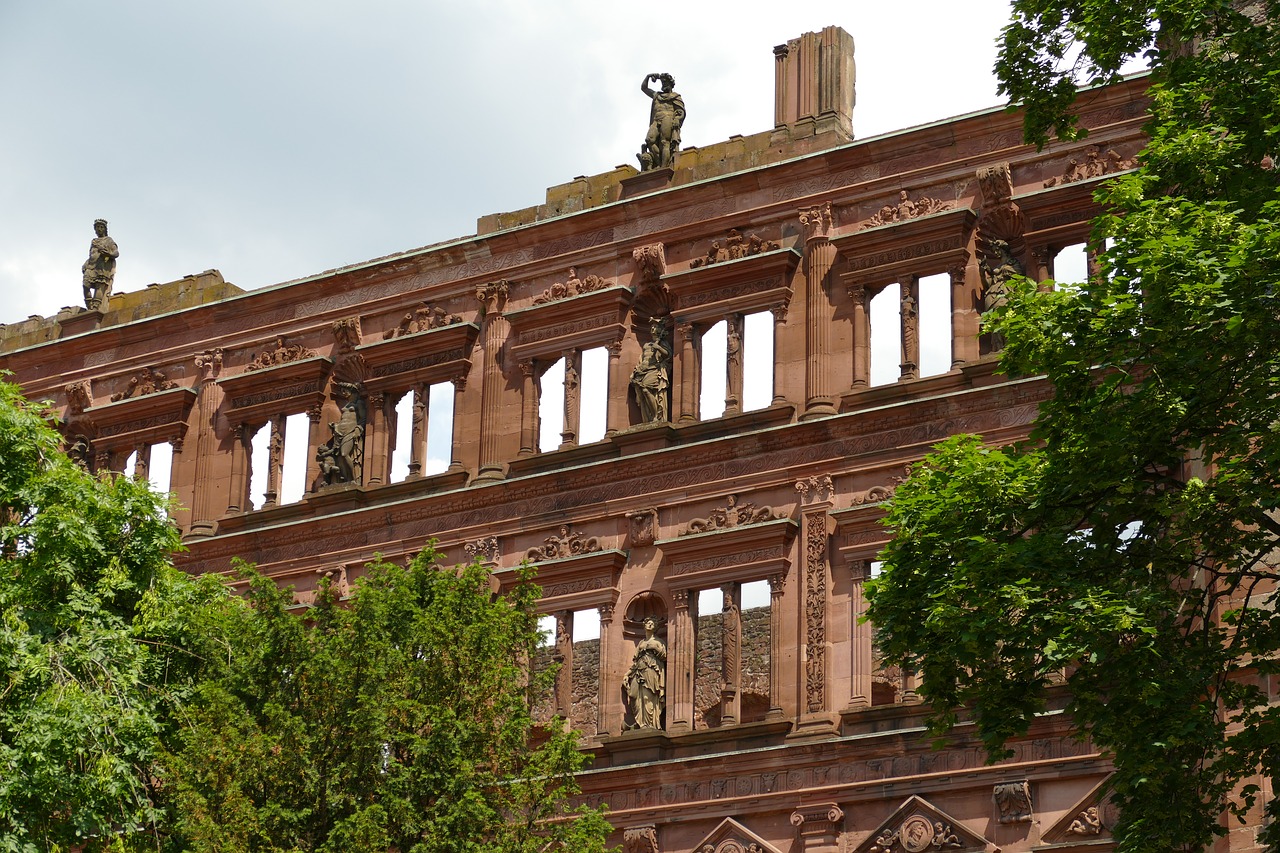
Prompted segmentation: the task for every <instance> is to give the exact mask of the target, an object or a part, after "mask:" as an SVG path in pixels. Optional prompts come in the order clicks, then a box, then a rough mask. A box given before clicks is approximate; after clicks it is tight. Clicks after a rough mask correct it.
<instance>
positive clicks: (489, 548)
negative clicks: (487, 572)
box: [462, 536, 500, 563]
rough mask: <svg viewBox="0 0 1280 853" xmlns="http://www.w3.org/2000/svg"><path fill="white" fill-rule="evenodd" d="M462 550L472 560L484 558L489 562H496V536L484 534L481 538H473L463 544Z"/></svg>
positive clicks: (497, 552) (497, 551)
mask: <svg viewBox="0 0 1280 853" xmlns="http://www.w3.org/2000/svg"><path fill="white" fill-rule="evenodd" d="M462 550H463V551H465V552H466V554H467V556H468V557H469V558H470V559H472V560H485V561H488V562H490V563H496V562H498V554H499V553H500V552H499V550H498V537H497V536H486V537H484V538H483V539H475V540H472V541H471V542H467V543H465V544H463V546H462Z"/></svg>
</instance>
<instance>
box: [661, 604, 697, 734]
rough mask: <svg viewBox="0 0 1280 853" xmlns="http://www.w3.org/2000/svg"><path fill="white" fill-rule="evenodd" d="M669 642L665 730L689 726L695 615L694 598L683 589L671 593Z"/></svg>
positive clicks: (691, 710) (673, 730) (690, 723)
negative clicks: (671, 611) (671, 608)
mask: <svg viewBox="0 0 1280 853" xmlns="http://www.w3.org/2000/svg"><path fill="white" fill-rule="evenodd" d="M671 600H672V604H673V613H672V618H671V632H670V636H669V640H670V646H669V647H668V649H667V696H668V699H667V731H669V732H687V731H692V730H693V665H694V652H695V651H696V650H695V648H694V644H695V643H696V642H697V638H696V637H695V630H694V626H695V623H696V621H697V618H698V599H697V596H696V594H694V593H692V592H691V591H690V590H687V589H678V590H676V591H674V592H672V593H671Z"/></svg>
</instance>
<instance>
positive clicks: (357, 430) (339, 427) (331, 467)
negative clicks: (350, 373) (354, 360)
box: [316, 382, 366, 486]
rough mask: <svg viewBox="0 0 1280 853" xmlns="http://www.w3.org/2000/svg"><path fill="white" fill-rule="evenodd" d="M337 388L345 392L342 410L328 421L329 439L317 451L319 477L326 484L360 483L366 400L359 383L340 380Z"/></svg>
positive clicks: (362, 463) (343, 393) (362, 468)
mask: <svg viewBox="0 0 1280 853" xmlns="http://www.w3.org/2000/svg"><path fill="white" fill-rule="evenodd" d="M337 392H338V393H339V394H340V395H342V408H341V412H340V414H339V416H338V420H337V421H330V423H329V432H331V433H332V435H331V436H330V438H329V440H328V441H327V442H325V443H324V444H323V445H321V446H320V448H319V449H318V450H317V451H316V461H317V462H319V463H320V477H321V478H322V479H323V480H324V485H326V486H332V485H334V484H336V483H357V484H358V483H360V482H361V480H362V479H363V474H364V425H365V417H366V408H365V402H364V399H363V398H362V397H361V396H360V388H359V386H357V385H352V384H351V383H348V382H339V383H337Z"/></svg>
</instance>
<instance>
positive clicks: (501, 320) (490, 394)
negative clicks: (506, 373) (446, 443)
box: [454, 281, 510, 481]
mask: <svg viewBox="0 0 1280 853" xmlns="http://www.w3.org/2000/svg"><path fill="white" fill-rule="evenodd" d="M476 299H478V300H479V301H480V310H481V313H482V314H483V315H484V379H483V384H482V385H481V387H480V470H479V472H478V473H477V474H476V479H477V480H482V481H483V480H501V479H503V478H504V477H505V476H506V474H505V472H504V470H503V460H502V390H503V388H502V386H503V377H502V350H503V346H502V345H503V342H504V341H505V340H506V339H507V332H508V327H509V325H510V324H509V323H508V322H507V318H506V317H504V316H503V315H502V311H503V309H504V308H505V307H506V305H507V282H506V281H493V282H490V283H488V284H486V285H484V286H482V287H478V288H476ZM457 433H458V429H457V424H456V423H455V424H454V435H455V437H456V436H457Z"/></svg>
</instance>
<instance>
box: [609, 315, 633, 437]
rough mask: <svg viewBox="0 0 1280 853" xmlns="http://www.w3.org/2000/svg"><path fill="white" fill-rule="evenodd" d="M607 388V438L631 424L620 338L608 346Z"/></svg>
mask: <svg viewBox="0 0 1280 853" xmlns="http://www.w3.org/2000/svg"><path fill="white" fill-rule="evenodd" d="M608 349H609V388H608V390H607V396H606V398H605V399H606V400H607V402H606V404H605V424H604V427H605V428H604V434H605V437H606V438H608V437H609V436H611V435H614V434H615V433H617V432H618V431H619V430H623V429H626V428H627V427H629V426H631V424H630V419H629V416H628V414H627V374H626V372H625V371H624V369H623V367H622V340H621V339H619V340H616V341H612V342H611V343H610V344H609V346H608Z"/></svg>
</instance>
